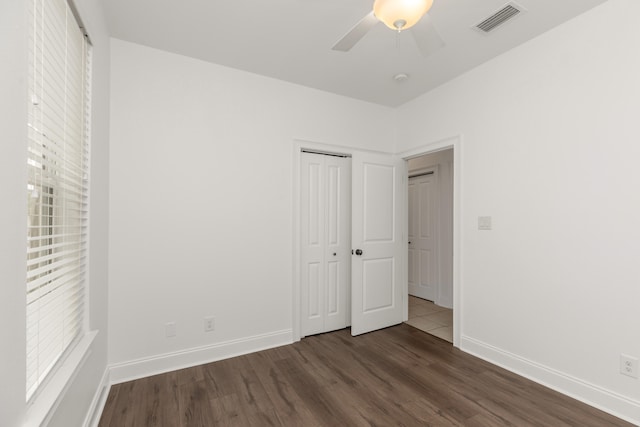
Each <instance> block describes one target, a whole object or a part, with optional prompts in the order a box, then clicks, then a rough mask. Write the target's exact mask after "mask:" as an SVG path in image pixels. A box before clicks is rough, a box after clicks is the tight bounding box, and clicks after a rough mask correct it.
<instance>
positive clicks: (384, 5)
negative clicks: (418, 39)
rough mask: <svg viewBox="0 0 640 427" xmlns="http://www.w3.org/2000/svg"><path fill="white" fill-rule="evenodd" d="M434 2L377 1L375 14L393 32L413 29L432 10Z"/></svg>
mask: <svg viewBox="0 0 640 427" xmlns="http://www.w3.org/2000/svg"><path fill="white" fill-rule="evenodd" d="M432 5H433V0H375V1H374V2H373V13H374V15H375V16H376V18H378V19H379V20H381V21H382V22H383V23H384V25H386V26H387V27H389V28H391V29H392V30H397V31H402V30H406V29H409V28H411V27H413V26H414V25H415V24H416V23H417V22H418V21H419V20H420V18H422V17H423V16H424V14H425V13H427V12H428V11H429V9H431V6H432Z"/></svg>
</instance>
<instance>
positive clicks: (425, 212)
mask: <svg viewBox="0 0 640 427" xmlns="http://www.w3.org/2000/svg"><path fill="white" fill-rule="evenodd" d="M408 194H409V280H408V282H409V294H410V295H414V296H417V297H420V298H424V299H427V300H430V301H436V298H437V292H438V281H439V277H440V274H439V259H438V206H439V204H438V176H437V170H434V171H433V173H431V174H430V175H423V176H418V177H415V178H411V179H409V193H408Z"/></svg>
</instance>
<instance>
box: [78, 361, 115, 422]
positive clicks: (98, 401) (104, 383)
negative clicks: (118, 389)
mask: <svg viewBox="0 0 640 427" xmlns="http://www.w3.org/2000/svg"><path fill="white" fill-rule="evenodd" d="M109 390H111V381H110V379H109V368H107V369H105V370H104V374H102V379H101V380H100V385H99V386H98V388H97V389H96V393H95V395H94V396H93V400H92V401H91V406H90V407H89V411H88V412H87V417H86V418H85V420H84V423H82V425H83V427H97V426H98V423H99V422H100V416H101V415H102V410H103V409H104V405H105V403H106V402H107V397H108V396H109Z"/></svg>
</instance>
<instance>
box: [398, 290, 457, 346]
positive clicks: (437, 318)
mask: <svg viewBox="0 0 640 427" xmlns="http://www.w3.org/2000/svg"><path fill="white" fill-rule="evenodd" d="M406 323H407V325H411V326H413V327H414V328H418V329H420V330H422V331H425V332H426V333H428V334H431V335H435V336H436V337H438V338H442V339H443V340H445V341H449V342H450V343H452V342H453V310H451V309H450V308H445V307H440V306H438V305H435V304H434V303H432V302H431V301H427V300H424V299H422V298H417V297H414V296H412V295H409V320H407V321H406Z"/></svg>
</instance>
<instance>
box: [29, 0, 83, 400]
mask: <svg viewBox="0 0 640 427" xmlns="http://www.w3.org/2000/svg"><path fill="white" fill-rule="evenodd" d="M29 2H30V22H31V26H30V46H29V76H28V77H29V91H30V94H29V96H30V100H29V101H30V102H29V116H28V157H27V167H28V182H27V204H28V226H27V272H26V276H27V277H26V304H27V307H26V308H27V328H26V329H27V349H26V357H27V384H26V385H27V396H26V397H27V400H29V399H30V398H31V397H32V396H33V395H34V393H35V392H36V391H37V390H38V387H39V386H40V385H41V384H42V383H43V381H44V380H45V378H46V377H47V375H48V374H50V373H51V372H53V371H54V370H55V367H56V365H57V364H58V363H60V362H61V361H62V360H63V359H64V357H65V355H66V353H67V352H69V351H70V350H71V349H72V348H73V346H74V344H75V343H76V342H78V340H79V339H80V338H81V337H82V336H83V334H84V331H85V327H84V323H85V319H84V312H85V310H84V300H85V276H86V267H87V226H88V224H87V221H88V194H87V193H88V162H89V160H88V159H89V155H88V142H89V141H88V139H89V92H90V91H89V86H90V84H89V83H90V82H89V75H90V73H89V72H88V69H89V58H90V45H89V43H88V40H87V37H86V36H85V34H84V31H83V30H82V28H81V25H80V24H79V23H78V20H77V19H76V17H75V14H74V11H73V9H72V8H71V7H70V5H69V4H68V3H67V1H66V0H29Z"/></svg>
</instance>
